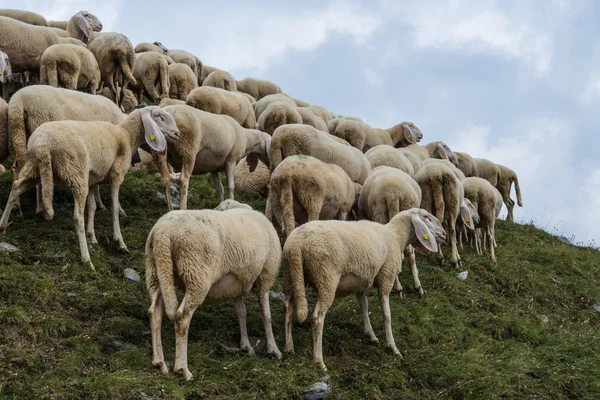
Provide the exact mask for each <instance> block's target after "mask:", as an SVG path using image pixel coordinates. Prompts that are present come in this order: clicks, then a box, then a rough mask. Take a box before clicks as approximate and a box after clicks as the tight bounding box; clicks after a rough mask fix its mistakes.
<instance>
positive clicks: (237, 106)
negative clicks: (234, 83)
mask: <svg viewBox="0 0 600 400" xmlns="http://www.w3.org/2000/svg"><path fill="white" fill-rule="evenodd" d="M185 104H187V105H188V106H192V107H194V108H197V109H198V110H203V111H206V112H209V113H213V114H222V115H229V116H230V117H232V118H233V119H235V120H236V121H237V122H238V123H239V124H240V125H241V126H243V127H244V128H248V129H254V128H255V127H256V120H255V119H254V110H253V109H252V104H250V101H249V100H248V99H247V98H246V97H245V96H243V95H241V94H240V93H237V92H230V91H227V90H225V89H219V88H216V87H210V86H201V87H198V88H196V89H194V90H192V91H191V92H190V94H188V96H187V98H186V100H185Z"/></svg>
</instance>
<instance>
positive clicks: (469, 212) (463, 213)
mask: <svg viewBox="0 0 600 400" xmlns="http://www.w3.org/2000/svg"><path fill="white" fill-rule="evenodd" d="M460 219H461V220H462V222H463V224H465V226H466V227H467V228H469V229H470V230H475V224H477V223H478V222H479V213H478V212H477V207H475V206H474V205H473V203H471V201H470V200H469V199H467V198H464V199H463V201H462V202H461V203H460Z"/></svg>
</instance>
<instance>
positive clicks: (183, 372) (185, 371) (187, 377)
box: [173, 367, 193, 382]
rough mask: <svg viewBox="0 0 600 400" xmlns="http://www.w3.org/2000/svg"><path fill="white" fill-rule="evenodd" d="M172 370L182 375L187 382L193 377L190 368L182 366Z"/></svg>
mask: <svg viewBox="0 0 600 400" xmlns="http://www.w3.org/2000/svg"><path fill="white" fill-rule="evenodd" d="M173 372H175V373H177V374H181V375H183V377H184V378H185V380H186V381H188V382H189V381H191V380H192V378H193V375H192V373H191V372H190V370H189V369H187V368H185V367H184V368H178V369H177V370H175V371H173Z"/></svg>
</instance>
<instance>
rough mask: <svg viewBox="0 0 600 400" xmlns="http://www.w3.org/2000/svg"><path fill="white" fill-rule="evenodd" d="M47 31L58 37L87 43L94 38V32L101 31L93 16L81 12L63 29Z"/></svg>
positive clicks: (98, 22)
mask: <svg viewBox="0 0 600 400" xmlns="http://www.w3.org/2000/svg"><path fill="white" fill-rule="evenodd" d="M48 29H49V30H52V31H53V32H54V33H56V34H57V35H58V36H60V37H71V38H74V39H79V40H81V41H82V42H83V43H89V42H90V40H92V39H93V38H94V32H100V31H102V23H101V22H100V20H99V19H98V17H96V16H95V15H94V14H92V13H90V12H88V11H85V10H81V11H79V12H77V13H75V14H74V15H73V16H72V17H71V19H69V22H67V27H66V28H65V29H57V28H48Z"/></svg>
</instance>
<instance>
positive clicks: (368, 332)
mask: <svg viewBox="0 0 600 400" xmlns="http://www.w3.org/2000/svg"><path fill="white" fill-rule="evenodd" d="M356 299H357V300H358V304H359V305H360V311H361V313H362V318H363V332H364V334H365V336H367V337H368V338H369V340H370V341H371V343H373V344H379V339H377V336H375V332H373V327H372V326H371V320H370V318H369V299H367V296H365V293H364V292H358V293H356Z"/></svg>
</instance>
